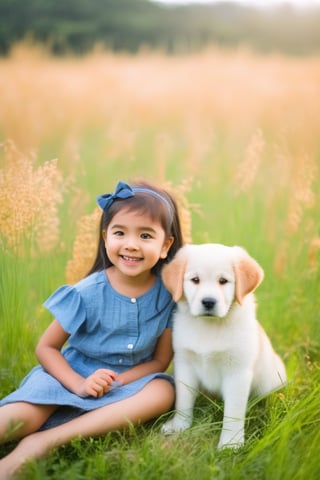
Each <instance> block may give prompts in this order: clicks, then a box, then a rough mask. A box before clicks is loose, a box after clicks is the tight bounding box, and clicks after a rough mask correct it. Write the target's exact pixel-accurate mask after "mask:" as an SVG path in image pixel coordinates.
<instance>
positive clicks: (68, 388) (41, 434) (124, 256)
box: [0, 182, 182, 479]
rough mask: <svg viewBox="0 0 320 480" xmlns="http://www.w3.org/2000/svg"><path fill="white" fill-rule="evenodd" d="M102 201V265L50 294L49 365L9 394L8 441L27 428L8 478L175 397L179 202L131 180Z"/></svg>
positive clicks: (45, 343) (2, 419)
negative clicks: (170, 273)
mask: <svg viewBox="0 0 320 480" xmlns="http://www.w3.org/2000/svg"><path fill="white" fill-rule="evenodd" d="M97 201H98V204H99V205H100V207H101V208H102V210H103V213H102V217H101V222H100V238H99V246H98V252H97V256H96V259H95V261H94V264H93V266H92V268H91V270H90V272H89V273H88V275H87V276H86V277H85V278H84V279H82V280H81V281H80V282H78V283H77V284H75V285H74V286H68V285H65V286H63V287H61V288H59V289H58V290H57V291H56V292H55V293H53V295H51V296H50V297H49V299H48V300H47V301H46V302H45V304H44V305H45V307H46V308H47V309H48V310H49V311H50V312H51V313H52V315H53V316H54V317H55V319H54V320H53V321H52V323H51V324H50V325H49V327H48V329H47V330H46V331H45V333H44V334H43V336H42V337H41V338H40V341H39V343H38V345H37V348H36V355H37V358H38V360H39V362H40V365H39V366H37V367H35V368H34V369H33V370H31V372H30V373H29V374H28V375H27V377H26V378H25V379H24V380H23V382H22V383H21V385H20V387H19V388H18V390H16V391H15V392H13V393H11V394H10V395H8V396H7V397H5V398H4V399H3V400H2V401H1V402H0V440H1V441H2V442H6V441H8V440H12V439H17V438H22V437H23V439H22V440H21V441H20V443H18V445H17V446H16V448H15V449H14V450H13V451H12V452H11V453H9V454H8V455H7V456H6V457H4V458H3V459H2V460H0V479H8V478H11V476H12V475H14V473H15V472H16V471H17V470H18V469H19V467H20V466H21V465H22V464H23V463H24V462H26V461H27V460H29V459H36V458H40V457H42V456H44V455H46V454H47V453H48V452H49V451H50V450H51V449H52V448H55V447H57V446H59V445H62V444H64V443H66V442H68V441H70V440H71V439H73V438H75V437H90V436H98V435H102V434H104V433H106V432H109V431H112V430H117V429H119V428H123V427H126V426H128V424H137V423H139V422H144V421H147V420H150V419H152V418H155V417H157V416H159V415H161V414H162V413H164V412H166V411H168V410H169V409H170V407H171V406H172V405H173V402H174V387H173V384H172V378H171V377H170V376H169V375H167V374H166V373H163V372H165V370H166V369H167V367H168V365H169V363H170V361H171V358H172V347H171V313H172V309H173V308H174V303H173V301H172V298H171V296H170V294H169V292H168V291H167V290H166V288H165V287H164V285H163V283H162V281H161V278H160V275H159V273H160V270H161V266H162V264H163V263H164V262H166V261H169V260H170V259H171V258H172V257H173V255H174V254H175V252H176V251H177V250H178V249H179V248H180V247H181V246H182V235H181V228H180V222H179V218H178V213H177V207H176V204H175V202H174V200H173V199H172V197H171V196H170V195H169V194H168V193H167V192H165V191H162V190H160V189H158V188H156V187H154V186H150V185H147V184H139V185H137V186H134V187H131V186H129V185H128V184H126V183H123V182H119V183H118V185H117V188H116V190H115V192H114V193H111V194H105V195H101V196H99V197H98V199H97ZM83 248H86V245H83ZM67 340H68V345H67V346H66V347H63V346H64V344H65V342H66V341H67ZM62 347H63V348H62Z"/></svg>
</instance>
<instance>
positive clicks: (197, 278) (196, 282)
mask: <svg viewBox="0 0 320 480" xmlns="http://www.w3.org/2000/svg"><path fill="white" fill-rule="evenodd" d="M191 282H192V283H194V284H195V285H198V284H199V283H200V278H199V277H193V278H191Z"/></svg>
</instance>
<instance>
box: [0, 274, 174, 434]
mask: <svg viewBox="0 0 320 480" xmlns="http://www.w3.org/2000/svg"><path fill="white" fill-rule="evenodd" d="M174 305H175V304H174V302H173V301H172V297H171V295H170V293H169V292H168V291H167V290H166V288H165V286H164V285H163V283H162V281H161V278H160V277H159V276H158V277H157V279H156V282H155V284H154V285H153V287H152V288H151V289H150V290H149V291H148V292H146V293H145V294H143V295H141V296H140V297H138V298H130V297H126V296H124V295H121V294H119V293H118V292H116V291H115V290H114V289H113V288H112V286H111V285H110V283H109V280H108V277H107V275H106V273H105V271H100V272H96V273H93V274H92V275H90V276H88V277H86V278H84V279H83V280H81V281H80V282H78V283H77V284H75V285H73V286H69V285H64V286H62V287H60V288H59V289H58V290H57V291H56V292H54V293H53V294H52V295H51V296H50V297H49V298H48V300H47V301H46V302H45V303H44V306H45V307H46V308H47V309H48V310H49V311H50V312H51V313H52V315H53V316H54V317H55V318H56V319H57V320H58V322H59V323H60V324H61V326H62V328H63V329H64V330H65V331H66V332H68V333H69V334H70V337H69V339H68V345H67V346H66V347H64V348H63V350H62V353H63V355H64V357H65V358H66V360H67V361H68V362H69V364H70V365H71V367H72V368H73V369H74V370H75V371H76V372H78V373H79V374H80V375H82V376H83V377H87V376H88V375H90V374H91V373H92V372H94V371H95V370H97V369H98V368H109V369H111V370H114V371H115V372H117V373H121V372H123V371H125V370H128V369H130V368H132V367H133V366H135V365H137V364H140V363H142V362H148V361H149V360H151V359H152V355H153V352H154V349H155V346H156V344H157V341H158V339H159V337H160V335H161V334H162V333H163V331H164V330H165V329H166V328H172V311H173V308H174ZM156 377H162V378H165V379H167V380H168V381H170V382H173V380H172V377H171V376H170V375H168V374H166V373H163V372H159V373H153V374H150V375H147V376H145V377H142V378H140V379H138V380H136V381H134V382H131V383H129V384H127V385H123V386H117V387H114V388H111V390H110V391H109V392H108V393H106V394H105V395H104V396H103V397H101V398H94V397H86V398H82V397H79V396H78V395H75V394H74V393H72V392H71V391H69V390H68V389H66V388H65V387H64V386H63V385H62V384H61V383H60V382H59V381H58V380H56V379H55V378H54V377H52V376H51V375H50V374H48V373H47V372H46V371H45V370H44V369H43V367H42V366H41V365H38V366H36V367H34V368H33V369H32V370H31V372H30V373H29V374H28V375H27V376H26V377H25V378H24V379H23V380H22V382H21V384H20V386H19V388H18V389H17V390H16V391H14V392H12V393H11V394H9V395H8V396H6V397H5V398H3V399H2V400H1V402H0V405H1V406H2V405H5V404H7V403H12V402H19V401H24V402H30V403H35V404H41V405H59V406H63V407H67V408H62V409H58V410H57V412H56V413H54V414H53V416H52V418H50V419H49V420H48V421H47V422H46V424H45V426H44V428H49V427H51V426H53V425H56V424H59V423H64V422H65V421H67V420H69V419H71V418H73V417H75V416H78V415H79V414H82V413H84V412H86V411H89V410H94V409H96V408H99V407H102V406H104V405H108V404H110V403H113V402H117V401H119V400H123V399H125V398H128V397H130V396H131V395H134V394H135V393H137V392H138V391H139V390H141V389H142V388H143V387H144V386H145V385H146V384H147V383H148V382H150V380H152V379H153V378H156ZM70 407H71V408H70Z"/></svg>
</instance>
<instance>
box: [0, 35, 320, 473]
mask: <svg viewBox="0 0 320 480" xmlns="http://www.w3.org/2000/svg"><path fill="white" fill-rule="evenodd" d="M0 92H1V95H0V143H1V149H0V247H1V250H0V262H1V276H0V327H1V328H0V342H1V343H0V344H1V349H0V378H1V381H0V395H1V396H4V395H5V394H7V393H9V392H10V391H11V390H13V389H14V388H16V387H17V386H18V384H19V382H20V380H21V378H22V377H23V376H24V375H25V374H26V373H27V372H28V371H29V370H30V368H31V367H32V366H33V365H35V363H36V358H35V355H34V348H35V346H36V343H37V340H38V338H39V337H40V335H41V333H42V332H43V330H44V329H45V328H46V326H47V325H48V324H49V322H50V320H51V319H50V316H49V314H48V313H47V312H46V311H45V310H44V309H43V307H42V302H43V301H44V300H45V299H46V298H47V297H48V296H49V295H50V294H51V293H52V292H53V291H54V290H55V289H56V288H58V287H59V286H60V285H61V284H63V283H66V282H73V281H75V280H76V279H77V278H78V277H79V276H81V274H82V273H83V272H84V271H85V268H86V265H87V264H88V262H90V258H91V256H92V254H93V251H94V249H95V242H96V238H95V235H96V225H97V217H98V215H99V211H98V210H97V209H96V205H95V197H96V196H97V195H98V194H101V193H105V192H109V191H111V190H113V189H114V186H115V184H116V182H117V181H118V180H119V179H122V180H124V181H130V179H134V178H137V177H144V178H147V179H149V180H152V181H155V182H157V183H159V184H163V185H167V186H168V187H169V188H171V189H172V190H173V191H174V192H175V193H176V194H177V197H178V200H179V203H180V206H181V209H182V213H183V224H184V231H185V239H186V241H192V242H194V243H201V242H215V243H216V242H217V243H218V242H219V243H225V244H228V245H236V244H237V245H242V246H243V247H245V248H246V249H247V250H248V251H249V252H250V253H251V254H252V255H253V256H254V257H255V258H256V259H257V260H258V262H259V263H260V264H261V266H262V267H263V269H264V271H265V280H264V282H263V283H262V285H261V286H260V287H259V289H258V290H257V292H256V296H257V300H258V317H259V319H260V321H261V323H262V324H263V326H264V327H265V329H266V331H267V333H268V334H269V336H270V337H271V339H272V342H273V344H274V346H275V348H276V350H277V351H278V352H279V353H280V355H281V356H282V357H283V359H284V361H285V363H286V366H287V369H288V375H289V384H288V386H287V387H286V388H285V389H283V390H282V391H281V392H275V393H274V394H272V395H270V396H269V397H268V398H267V399H263V400H261V401H259V402H256V401H252V402H251V403H250V407H249V409H248V420H247V425H246V435H247V442H246V445H245V446H244V447H243V448H241V449H240V450H238V451H236V452H229V451H222V452H218V451H217V450H216V448H215V447H216V445H217V441H218V437H219V432H220V428H221V420H222V405H221V403H220V402H218V401H213V400H212V399H210V398H207V397H206V396H204V395H202V396H200V397H199V399H198V401H197V406H196V412H195V422H194V426H193V428H192V429H191V430H189V431H188V432H185V433H183V434H180V435H178V436H177V437H169V438H168V437H163V436H162V435H161V433H160V427H161V424H162V423H163V421H164V419H165V418H161V419H158V420H157V421H155V422H151V423H150V424H148V425H145V426H142V427H139V428H137V429H130V430H129V431H128V432H124V433H121V432H116V433H112V434H108V435H106V436H105V437H103V438H99V439H91V440H87V441H78V440H77V441H74V442H73V443H72V445H70V446H66V447H63V448H60V449H58V450H57V451H55V452H54V453H53V454H52V455H50V457H49V458H48V459H46V460H41V461H39V462H37V463H33V464H30V465H28V466H27V468H26V469H25V471H24V472H23V474H22V476H21V478H24V479H41V480H43V479H46V478H56V479H61V478H62V476H63V478H64V479H65V480H67V479H70V480H71V479H72V480H75V479H88V478H90V479H105V478H110V479H113V478H117V479H121V480H129V479H130V480H133V479H134V480H135V479H139V480H141V479H148V480H150V479H155V480H160V479H174V480H175V479H177V480H179V479H191V478H199V479H201V480H207V479H208V480H209V479H223V480H224V479H254V480H260V479H261V480H262V479H271V478H272V479H273V480H277V479H281V480H286V479H290V480H293V479H294V480H298V479H299V480H300V479H301V480H302V479H303V480H305V479H306V478H308V479H309V480H313V479H317V478H319V474H320V461H319V453H320V451H319V448H320V447H319V445H320V403H319V394H320V388H319V370H320V363H319V362H320V358H319V353H320V335H319V333H320V314H319V311H320V285H319V273H320V272H319V252H320V231H319V215H320V198H319V196H320V188H319V186H320V185H319V163H320V131H319V125H320V59H319V56H317V55H309V56H304V57H293V56H291V57H289V56H286V55H283V54H280V53H269V54H265V55H263V54H261V53H257V52H256V53H254V52H253V51H251V50H249V49H246V48H238V49H233V50H228V51H227V50H223V49H219V48H213V47H211V48H207V49H205V50H203V51H201V52H197V53H196V52H194V53H189V54H186V53H185V54H180V55H179V54H176V55H174V56H172V55H171V56H170V55H166V54H164V53H161V52H160V51H149V50H142V51H140V52H139V53H137V54H136V55H129V54H126V53H118V54H115V53H112V52H111V51H105V50H99V49H97V50H93V51H91V52H88V53H87V54H86V55H83V56H82V57H81V58H79V57H77V58H76V57H74V56H71V55H70V56H64V57H54V56H51V55H50V54H49V53H48V51H47V50H46V49H44V48H42V47H39V46H35V45H30V44H28V43H21V44H17V45H16V46H15V47H14V48H12V49H11V51H10V53H9V54H8V56H7V57H3V58H0ZM10 448H12V445H9V446H3V447H0V453H1V455H3V454H4V453H5V452H6V451H8V450H9V449H10Z"/></svg>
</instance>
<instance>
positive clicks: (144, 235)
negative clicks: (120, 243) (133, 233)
mask: <svg viewBox="0 0 320 480" xmlns="http://www.w3.org/2000/svg"><path fill="white" fill-rule="evenodd" d="M141 238H143V239H144V240H145V239H147V238H152V237H151V235H150V233H142V234H141Z"/></svg>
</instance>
